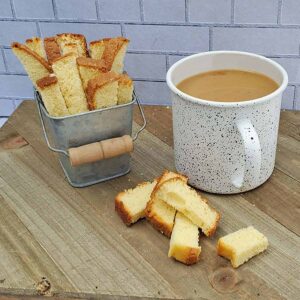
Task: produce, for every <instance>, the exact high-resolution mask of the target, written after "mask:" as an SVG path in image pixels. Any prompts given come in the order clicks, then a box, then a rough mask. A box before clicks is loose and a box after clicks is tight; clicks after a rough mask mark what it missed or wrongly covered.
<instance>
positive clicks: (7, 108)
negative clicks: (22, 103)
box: [0, 99, 15, 117]
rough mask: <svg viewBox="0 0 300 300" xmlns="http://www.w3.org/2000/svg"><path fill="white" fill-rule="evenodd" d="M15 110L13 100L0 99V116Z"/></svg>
mask: <svg viewBox="0 0 300 300" xmlns="http://www.w3.org/2000/svg"><path fill="white" fill-rule="evenodd" d="M14 110H15V105H14V101H13V100H10V99H0V116H1V117H8V116H10V115H11V114H12V113H13V111H14Z"/></svg>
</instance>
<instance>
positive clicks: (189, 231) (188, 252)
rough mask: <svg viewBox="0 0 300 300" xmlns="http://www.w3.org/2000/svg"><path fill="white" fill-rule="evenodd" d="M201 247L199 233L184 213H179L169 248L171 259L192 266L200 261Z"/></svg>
mask: <svg viewBox="0 0 300 300" xmlns="http://www.w3.org/2000/svg"><path fill="white" fill-rule="evenodd" d="M200 253H201V247H200V246H199V231H198V227H197V225H195V224H194V223H192V222H191V221H190V220H189V219H188V218H187V217H185V216H184V215H183V214H182V213H180V212H177V214H176V218H175V224H174V228H173V231H172V236H171V240H170V247H169V253H168V256H169V257H173V258H175V259H176V260H178V261H180V262H182V263H184V264H186V265H192V264H195V263H196V262H197V261H198V260H199V255H200Z"/></svg>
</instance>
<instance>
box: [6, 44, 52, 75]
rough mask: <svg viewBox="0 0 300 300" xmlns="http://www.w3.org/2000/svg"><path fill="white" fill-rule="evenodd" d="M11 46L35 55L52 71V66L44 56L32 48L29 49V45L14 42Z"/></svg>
mask: <svg viewBox="0 0 300 300" xmlns="http://www.w3.org/2000/svg"><path fill="white" fill-rule="evenodd" d="M11 47H12V48H14V49H18V50H21V51H23V52H25V53H27V54H29V55H31V56H33V57H34V58H35V59H36V60H38V61H39V62H40V63H41V64H42V65H43V66H44V67H45V68H46V69H47V70H48V71H49V72H52V68H51V66H50V65H49V64H48V62H47V61H46V60H45V59H44V58H42V57H41V56H40V55H38V54H37V53H36V52H34V51H32V50H31V49H29V48H28V47H27V46H25V45H22V44H20V43H16V42H15V43H12V44H11Z"/></svg>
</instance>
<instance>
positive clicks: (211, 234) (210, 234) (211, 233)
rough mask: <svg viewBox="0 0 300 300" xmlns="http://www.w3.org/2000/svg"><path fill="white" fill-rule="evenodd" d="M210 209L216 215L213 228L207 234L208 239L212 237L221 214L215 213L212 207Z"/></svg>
mask: <svg viewBox="0 0 300 300" xmlns="http://www.w3.org/2000/svg"><path fill="white" fill-rule="evenodd" d="M210 208H211V209H213V210H214V211H215V212H216V213H217V219H216V222H215V224H214V226H213V227H212V228H211V229H210V230H209V231H208V232H207V236H208V237H210V236H213V235H214V234H215V232H216V230H217V227H218V224H219V221H220V219H221V214H220V213H219V212H217V211H216V210H215V209H214V208H213V207H211V206H210Z"/></svg>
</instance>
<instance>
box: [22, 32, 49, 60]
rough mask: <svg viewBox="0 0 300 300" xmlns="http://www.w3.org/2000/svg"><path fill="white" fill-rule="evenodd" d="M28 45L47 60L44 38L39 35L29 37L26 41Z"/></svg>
mask: <svg viewBox="0 0 300 300" xmlns="http://www.w3.org/2000/svg"><path fill="white" fill-rule="evenodd" d="M25 44H26V46H27V47H28V48H29V49H31V50H32V51H34V52H35V53H37V54H38V55H39V56H41V57H42V58H43V59H45V60H47V56H46V52H45V49H44V44H43V41H42V39H40V38H38V37H33V38H31V39H27V40H26V42H25Z"/></svg>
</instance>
